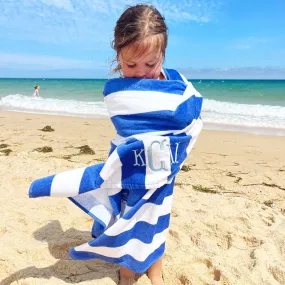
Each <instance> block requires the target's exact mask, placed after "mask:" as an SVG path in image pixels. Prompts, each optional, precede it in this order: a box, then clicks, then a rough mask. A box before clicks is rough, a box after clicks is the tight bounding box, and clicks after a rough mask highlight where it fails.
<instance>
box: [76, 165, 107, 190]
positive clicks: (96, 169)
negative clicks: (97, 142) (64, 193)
mask: <svg viewBox="0 0 285 285" xmlns="http://www.w3.org/2000/svg"><path fill="white" fill-rule="evenodd" d="M104 164H105V163H99V164H95V165H92V166H88V167H86V169H85V170H84V173H83V175H82V178H81V182H80V186H79V194H82V193H85V192H87V191H90V190H93V189H96V188H99V187H100V185H101V184H102V183H103V182H104V180H103V179H102V178H101V176H100V172H101V170H102V168H103V167H104Z"/></svg>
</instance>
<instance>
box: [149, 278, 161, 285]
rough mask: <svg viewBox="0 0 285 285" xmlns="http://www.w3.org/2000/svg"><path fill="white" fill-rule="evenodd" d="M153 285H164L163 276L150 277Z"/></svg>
mask: <svg viewBox="0 0 285 285" xmlns="http://www.w3.org/2000/svg"><path fill="white" fill-rule="evenodd" d="M149 279H150V281H151V284H152V285H164V282H163V279H162V277H153V278H149Z"/></svg>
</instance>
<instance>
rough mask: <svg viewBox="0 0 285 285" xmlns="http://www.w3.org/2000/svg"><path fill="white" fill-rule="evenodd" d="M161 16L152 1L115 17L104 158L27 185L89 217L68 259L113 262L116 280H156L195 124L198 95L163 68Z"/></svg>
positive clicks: (198, 124) (157, 284)
mask: <svg viewBox="0 0 285 285" xmlns="http://www.w3.org/2000/svg"><path fill="white" fill-rule="evenodd" d="M166 46H167V26H166V24H165V22H164V18H163V17H162V16H161V14H160V13H159V12H158V10H157V9H156V8H154V7H153V6H151V5H135V6H132V7H129V8H128V9H127V10H126V11H125V12H124V13H123V14H122V15H121V17H120V18H119V19H118V21H117V24H116V27H115V33H114V41H113V47H114V49H115V51H116V62H117V63H118V65H117V67H116V68H115V70H114V71H115V72H117V71H118V72H120V73H121V78H116V79H110V80H108V81H107V83H106V84H105V87H104V92H103V93H104V100H105V103H106V105H107V109H108V112H109V115H110V118H111V120H112V123H113V124H114V126H115V128H116V131H117V137H116V138H115V139H114V140H112V141H111V151H110V153H109V157H108V159H107V161H106V163H102V164H96V165H93V166H88V167H85V168H80V169H74V170H71V171H66V172H63V173H60V174H57V175H52V176H49V177H45V178H42V179H39V180H36V181H34V182H33V183H32V185H31V187H30V192H29V195H30V197H41V196H61V197H69V198H70V199H71V200H72V201H73V202H74V203H75V204H76V205H77V206H79V207H80V208H81V209H83V210H84V211H85V212H86V213H87V214H88V215H90V216H91V217H92V218H93V219H94V224H93V228H92V236H93V238H94V239H93V240H91V241H89V242H88V243H85V244H83V245H80V246H77V247H75V248H72V249H71V250H70V251H69V254H70V256H71V257H72V258H74V259H93V258H94V259H95V258H100V259H102V260H105V261H108V262H113V263H116V264H119V265H120V266H121V267H120V285H131V284H134V283H135V273H141V272H146V271H147V274H148V277H149V279H150V280H151V282H152V284H153V285H162V284H164V283H163V277H162V258H163V254H164V250H165V241H166V235H167V230H168V227H169V221H170V213H171V204H172V193H173V187H174V181H175V177H176V174H177V173H178V172H179V170H180V169H181V167H182V165H183V162H184V161H185V159H186V157H187V155H188V154H189V152H190V150H191V149H192V147H193V145H194V143H195V141H196V139H197V137H198V135H199V133H200V131H201V128H202V121H201V118H200V112H201V107H202V98H201V95H200V94H199V93H198V92H197V91H196V90H195V89H194V87H193V86H192V84H191V83H189V82H188V81H187V80H186V79H185V78H184V77H183V76H182V75H180V74H179V73H178V72H177V71H175V70H171V69H164V68H162V63H163V61H164V58H165V50H166Z"/></svg>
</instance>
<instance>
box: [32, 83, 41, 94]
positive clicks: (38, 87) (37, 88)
mask: <svg viewBox="0 0 285 285" xmlns="http://www.w3.org/2000/svg"><path fill="white" fill-rule="evenodd" d="M34 88H35V91H34V94H33V96H34V97H40V93H39V90H40V86H39V85H36V86H35V87H34Z"/></svg>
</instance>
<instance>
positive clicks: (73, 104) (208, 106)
mask: <svg viewBox="0 0 285 285" xmlns="http://www.w3.org/2000/svg"><path fill="white" fill-rule="evenodd" d="M0 110H8V111H18V112H28V113H40V114H51V115H64V116H76V117H89V118H107V117H108V113H107V108H106V105H105V103H104V102H102V101H97V102H83V101H77V100H60V99H52V98H41V97H39V98H34V97H29V96H24V95H21V94H14V95H8V96H5V97H2V98H1V99H0ZM202 119H203V121H204V122H205V125H206V126H208V128H211V129H213V128H214V129H224V130H225V129H227V130H238V131H243V127H244V128H245V129H246V130H251V131H246V132H253V130H254V129H255V130H256V129H260V128H262V129H271V133H272V132H273V133H275V134H280V130H281V134H282V135H283V133H284V135H285V107H282V106H269V105H260V104H238V103H231V102H221V101H216V100H209V99H204V103H203V111H202ZM272 129H273V130H272ZM259 133H262V132H259ZM265 133H268V132H265ZM271 133H270V134H271Z"/></svg>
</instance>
